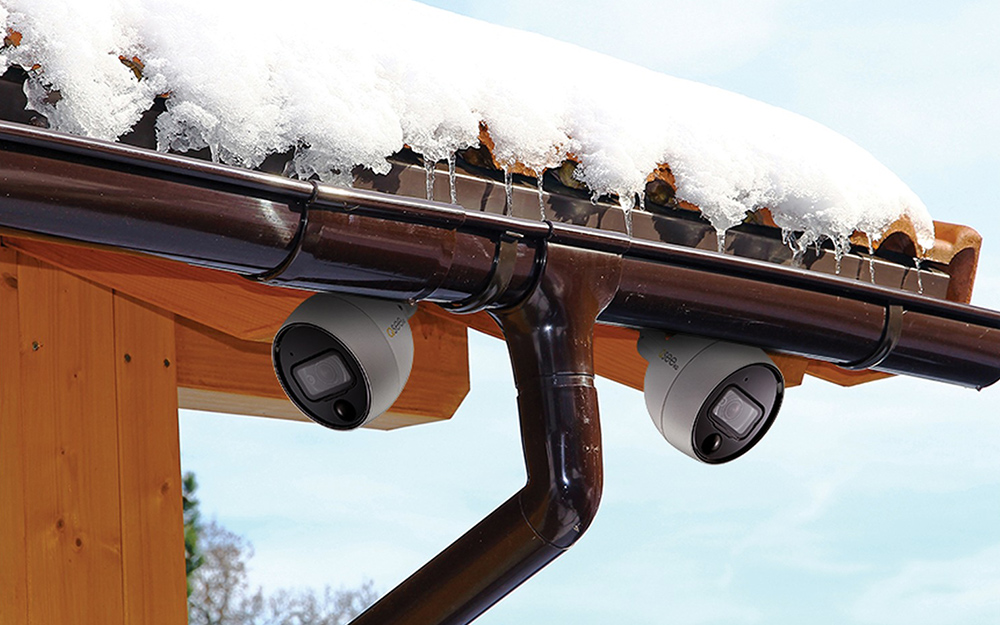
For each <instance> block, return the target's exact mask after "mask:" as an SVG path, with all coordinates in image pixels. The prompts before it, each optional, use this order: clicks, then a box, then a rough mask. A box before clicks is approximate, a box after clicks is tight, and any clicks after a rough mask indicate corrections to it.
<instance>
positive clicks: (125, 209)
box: [0, 123, 1000, 625]
mask: <svg viewBox="0 0 1000 625" xmlns="http://www.w3.org/2000/svg"><path fill="white" fill-rule="evenodd" d="M0 227H4V228H9V229H15V230H20V231H26V232H31V233H40V234H46V235H51V236H57V237H63V238H66V239H72V240H76V241H81V242H87V243H96V244H104V245H110V246H114V247H119V248H125V249H130V250H136V251H142V252H146V253H151V254H156V255H160V256H166V257H169V258H174V259H178V260H182V261H184V262H188V263H191V264H197V265H202V266H207V267H213V268H217V269H223V270H228V271H235V272H239V273H241V274H243V275H245V276H247V277H251V278H254V277H256V278H260V277H266V279H267V280H268V281H270V282H272V283H275V284H281V285H287V286H294V287H300V288H308V289H315V290H330V291H340V292H347V293H354V294H362V295H378V296H381V297H391V298H401V299H414V300H418V299H428V300H431V301H435V302H438V303H441V304H442V305H445V306H447V305H449V304H454V303H468V302H469V301H470V300H479V301H478V303H479V304H480V305H483V306H485V305H490V306H491V307H492V308H493V310H494V313H493V314H494V315H495V317H496V318H497V319H498V321H499V322H500V324H501V327H502V328H503V330H504V333H505V336H506V339H507V344H508V348H509V350H510V354H511V360H512V363H513V367H514V373H515V380H516V382H517V386H518V406H519V411H520V419H521V429H522V441H523V445H524V454H525V464H526V468H527V471H528V481H527V484H526V485H525V487H524V488H523V489H521V491H519V492H518V493H517V494H516V495H515V496H514V497H512V498H511V499H510V500H508V501H507V502H506V503H504V504H503V505H502V506H500V508H498V509H497V510H496V511H495V512H493V513H492V514H491V515H490V516H488V517H487V518H486V519H484V520H483V521H482V522H481V523H479V524H478V525H477V526H476V527H474V528H473V529H472V530H470V531H469V532H468V533H467V534H466V535H464V536H463V537H462V538H460V539H459V540H458V541H456V542H455V543H454V544H453V545H452V546H451V547H449V548H448V549H446V550H445V551H444V552H442V553H441V554H440V555H439V556H438V557H436V558H435V559H434V560H432V561H431V562H430V563H428V564H427V565H426V566H425V567H424V568H422V569H421V570H419V571H418V572H417V573H415V574H414V575H413V576H412V577H410V578H409V579H408V580H406V581H405V582H403V583H402V584H401V585H400V586H399V587H397V589H396V590H394V591H392V592H390V593H389V594H388V595H386V596H385V597H384V598H383V599H382V600H380V601H379V602H378V603H376V604H375V605H374V606H373V607H372V608H371V609H370V610H369V611H368V612H366V613H364V614H363V615H361V616H360V617H359V618H358V619H357V622H358V623H361V624H365V625H371V624H374V623H389V622H391V623H414V624H416V623H467V622H469V621H470V620H472V619H473V618H475V617H476V616H477V615H479V614H481V613H482V612H483V611H485V610H486V609H488V608H489V607H490V606H491V605H492V604H493V603H495V602H496V601H498V600H499V599H500V598H502V597H503V596H504V595H506V594H507V593H508V592H510V591H511V590H512V589H513V588H515V587H516V586H517V585H519V584H520V583H521V582H523V581H524V580H525V579H527V578H528V577H530V576H531V575H532V574H534V573H535V572H537V571H538V570H539V569H541V568H542V567H543V566H545V565H546V564H547V563H548V562H549V561H551V560H552V559H553V558H555V557H557V556H558V555H559V554H560V553H562V552H563V551H564V550H565V549H566V548H568V547H569V546H570V545H571V544H572V543H573V542H574V541H575V540H576V539H577V538H578V537H579V536H580V535H581V534H582V533H583V531H585V530H586V528H587V527H588V526H589V524H590V522H591V521H592V519H593V516H594V514H595V513H596V510H597V506H598V503H599V500H600V492H601V484H602V473H601V453H600V430H599V424H598V418H597V398H596V393H595V391H594V388H593V373H594V370H593V326H594V323H595V322H597V321H600V322H604V323H615V324H624V325H629V326H633V327H656V328H662V329H665V330H668V331H672V332H685V333H690V334H699V335H704V336H710V337H718V338H723V339H729V340H733V341H736V342H740V343H748V344H754V345H758V346H761V347H764V348H767V349H772V350H776V351H784V352H789V353H795V354H801V355H805V356H808V357H810V358H819V359H824V360H829V361H833V362H838V363H854V364H856V365H858V366H862V365H864V366H869V365H877V367H876V368H878V369H879V370H883V371H889V372H893V373H904V374H910V375H916V376H921V377H927V378H932V379H936V380H942V381H947V382H952V383H957V384H963V385H967V386H976V387H981V386H986V385H989V384H992V383H993V382H995V381H996V380H997V379H998V378H1000V314H998V313H996V312H993V311H988V310H983V309H979V308H975V307H972V306H966V305H959V304H954V303H951V302H943V301H939V300H933V299H930V298H926V297H922V296H919V295H914V294H910V293H906V292H903V291H899V290H895V289H887V288H883V287H877V286H872V285H866V284H862V283H858V282H856V281H851V280H846V279H841V278H838V277H833V276H824V275H818V274H815V273H811V272H806V271H802V270H799V269H793V268H788V267H782V266H777V265H772V264H769V263H765V262H760V261H753V260H748V259H744V258H739V257H733V256H726V255H720V254H714V253H707V252H704V251H700V250H694V249H690V248H684V247H679V246H673V245H669V244H664V243H657V242H649V241H640V240H633V239H630V238H628V237H626V236H624V235H622V234H619V233H615V232H607V231H599V230H594V229H588V228H582V227H576V226H572V225H567V224H563V223H553V222H549V221H530V220H525V219H518V218H514V217H508V216H502V215H495V214H490V213H483V212H471V211H467V210H465V209H463V208H461V207H458V206H454V205H448V204H440V203H435V202H427V201H422V200H415V199H410V198H404V197H399V196H393V195H387V194H383V193H375V192H366V191H360V190H348V189H340V188H334V187H327V186H322V185H314V184H311V183H306V182H300V181H294V180H289V179H286V178H281V177H277V176H271V175H267V174H261V173H256V172H249V171H244V170H236V169H232V168H228V167H221V166H217V165H212V164H209V163H204V162H202V161H195V160H192V159H187V158H183V157H177V156H171V155H164V154H158V153H155V152H149V151H146V150H141V149H136V148H130V147H127V146H121V145H117V144H108V143H103V142H99V141H91V140H86V139H80V138H76V137H68V136H65V135H60V134H56V133H51V132H48V131H43V130H38V129H33V128H27V127H24V126H18V125H14V124H7V123H0ZM482 293H489V294H490V296H491V297H490V298H489V300H488V301H483V298H482V297H481V294H482Z"/></svg>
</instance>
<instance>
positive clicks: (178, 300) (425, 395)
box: [3, 237, 469, 429]
mask: <svg viewBox="0 0 1000 625" xmlns="http://www.w3.org/2000/svg"><path fill="white" fill-rule="evenodd" d="M3 240H4V241H5V243H6V244H7V245H8V246H10V247H11V248H14V249H16V250H18V251H19V252H20V253H22V254H24V255H27V256H30V257H32V258H35V259H40V260H43V261H45V262H46V263H50V264H52V265H55V266H56V267H59V268H61V269H63V270H64V271H66V272H68V273H71V274H73V275H76V276H79V277H82V278H85V279H87V280H90V281H93V282H96V283H98V284H100V285H102V286H104V287H107V288H109V289H113V290H115V292H119V293H123V294H127V295H129V296H131V297H133V298H135V299H136V300H139V301H142V302H146V303H147V304H150V305H152V306H154V307H156V308H159V309H163V310H166V311H170V312H172V313H173V314H174V315H176V316H177V318H178V319H179V320H180V321H179V325H178V329H177V346H178V362H177V365H178V376H179V384H180V387H181V388H180V390H179V401H180V404H179V405H180V406H181V407H182V408H190V409H195V410H212V411H216V412H227V413H233V414H249V415H258V416H268V417H276V418H285V419H301V418H304V417H303V416H302V415H301V414H300V413H299V412H298V410H297V409H295V407H294V406H292V405H291V404H290V403H289V402H288V401H287V400H286V399H285V396H284V393H283V392H282V390H281V387H280V386H279V385H278V383H277V380H276V379H275V377H274V372H273V371H272V369H271V361H270V342H271V339H272V338H273V336H274V334H275V332H277V330H278V328H279V327H281V324H282V323H284V321H285V319H286V318H287V317H288V315H289V314H290V313H291V312H292V310H294V309H295V307H296V306H298V305H299V304H300V303H301V302H302V301H303V300H304V299H306V298H307V297H309V296H310V295H312V293H309V292H306V291H299V290H294V289H282V288H277V287H272V286H265V285H262V284H257V283H255V282H251V281H250V280H247V279H246V278H243V277H240V276H238V275H236V274H232V273H227V272H224V271H215V270H211V269H205V268H202V267H192V266H190V265H186V264H184V263H180V262H176V261H172V260H166V259H162V258H155V257H151V256H145V255H141V254H133V253H125V252H117V251H109V250H105V249H98V248H94V247H83V246H75V245H69V244H65V243H58V242H55V241H52V240H43V239H25V238H16V237H15V238H10V237H4V239H3ZM220 302H224V304H225V305H220ZM434 309H437V307H436V306H431V305H422V306H421V308H420V310H419V311H418V313H417V314H416V315H415V316H414V318H413V319H412V320H411V322H410V326H411V328H412V330H413V337H414V347H415V350H414V351H415V353H414V363H413V372H412V373H411V375H410V380H409V382H408V383H407V385H406V388H404V389H403V393H402V394H401V395H400V397H399V399H398V400H397V401H396V403H395V404H394V405H393V406H392V408H390V410H389V412H388V413H386V414H384V415H382V416H381V417H379V418H378V419H376V420H375V421H373V422H372V423H370V424H369V425H368V427H374V428H379V429H392V428H396V427H401V426H403V425H413V424H416V423H422V422H427V421H438V420H440V419H447V418H449V417H451V415H452V414H454V412H455V410H457V409H458V406H459V404H461V403H462V400H463V399H464V398H465V396H466V395H467V394H468V392H469V360H468V346H467V342H466V330H465V325H464V324H463V323H462V322H461V320H460V319H458V318H456V317H454V316H449V315H434V314H431V313H430V312H429V311H431V310H434Z"/></svg>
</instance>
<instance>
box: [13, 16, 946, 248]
mask: <svg viewBox="0 0 1000 625" xmlns="http://www.w3.org/2000/svg"><path fill="white" fill-rule="evenodd" d="M0 32H5V33H8V34H12V33H17V34H19V35H20V38H19V41H18V42H16V43H17V45H14V43H15V42H13V41H8V42H7V45H5V47H4V49H3V50H2V51H0V67H7V66H9V65H13V64H17V65H20V66H22V67H24V68H26V69H30V68H35V69H34V70H32V71H31V72H30V77H29V80H28V81H27V82H26V83H25V90H26V92H27V94H28V99H29V106H30V107H31V108H33V109H35V110H37V111H38V112H40V113H42V114H44V115H46V116H47V117H48V119H49V121H50V123H51V125H52V127H53V128H55V129H57V130H62V131H65V132H70V133H76V134H82V135H87V136H90V137H96V138H103V139H108V140H114V139H116V138H117V137H119V136H121V135H122V134H124V133H125V132H127V131H128V130H129V129H130V128H131V127H132V126H133V125H134V124H135V123H136V121H138V119H139V117H140V116H141V114H142V113H143V112H144V111H145V110H147V109H148V108H149V107H150V106H151V105H152V102H153V99H154V97H155V96H157V95H158V94H163V93H169V98H168V99H167V111H166V113H164V114H161V115H160V117H159V118H158V120H157V140H158V145H159V148H160V149H161V150H167V149H170V150H176V151H186V150H191V149H200V148H204V147H209V148H211V151H212V154H213V157H214V158H215V159H216V160H219V161H221V162H223V163H227V164H232V165H240V166H244V167H255V166H257V165H259V164H260V163H261V162H262V161H263V160H264V158H265V157H266V156H268V155H269V154H272V153H276V152H285V151H288V150H290V149H294V152H295V154H294V158H293V160H292V167H293V170H294V173H295V174H296V175H298V176H299V177H303V178H308V177H310V176H313V175H316V176H318V177H319V178H320V179H323V180H336V179H337V173H338V172H350V171H351V169H352V168H353V167H354V166H358V165H361V166H365V167H368V168H370V169H372V170H374V171H376V172H386V171H387V170H388V168H389V164H388V162H387V160H386V159H387V157H389V156H391V155H392V154H394V153H396V152H398V151H399V150H400V149H401V148H402V147H403V146H404V145H406V146H409V147H410V148H412V149H413V150H414V151H416V152H418V153H420V154H422V155H424V156H425V158H429V159H431V160H435V161H437V160H441V159H445V158H448V157H449V156H450V155H452V154H454V153H455V152H456V151H457V150H460V149H464V148H467V147H471V146H475V145H478V144H479V141H480V130H481V128H486V129H488V134H489V138H490V139H491V140H492V142H493V144H494V145H493V146H492V152H493V156H494V158H495V159H496V160H497V162H499V163H501V165H502V166H504V167H506V168H513V167H515V165H516V166H517V167H518V168H519V169H520V170H522V171H524V170H527V171H531V172H535V173H540V172H542V171H543V170H545V169H547V168H552V167H555V166H558V165H559V164H560V163H561V162H563V161H564V160H565V159H567V158H569V159H571V160H573V161H575V162H576V163H578V167H577V168H576V169H575V173H574V176H575V177H576V178H577V179H579V180H580V181H581V182H583V183H584V184H586V185H587V187H589V188H590V190H591V191H592V192H593V193H595V194H615V195H618V196H619V197H620V198H622V204H623V205H624V206H625V208H627V209H630V208H632V204H633V203H634V202H635V198H638V199H639V200H640V201H641V198H642V193H643V192H644V189H645V185H646V182H647V179H648V178H649V176H650V175H651V174H653V172H655V171H657V169H658V167H659V166H660V165H663V164H666V165H668V166H669V168H670V170H671V172H672V173H673V176H674V178H675V180H676V186H677V198H678V199H679V200H683V201H687V202H690V203H693V204H695V205H697V206H698V207H699V208H700V210H701V211H702V213H703V214H704V216H705V217H706V218H707V219H708V220H709V221H711V223H712V224H713V225H714V226H715V227H716V228H717V229H719V230H720V231H724V230H726V229H728V228H729V227H731V226H733V225H736V224H738V223H740V222H742V221H743V219H744V217H745V215H746V213H747V212H748V211H754V210H757V209H759V208H764V207H766V208H769V209H770V211H771V214H772V216H773V218H774V221H775V223H776V224H777V225H778V226H780V227H782V228H784V229H785V230H787V231H804V232H805V233H806V237H805V239H806V240H815V239H816V238H818V237H827V238H829V239H831V240H833V241H834V243H835V245H837V246H838V248H839V249H845V248H846V246H847V240H848V237H849V236H850V235H851V234H852V233H853V232H855V231H861V232H865V233H868V235H869V237H870V238H872V239H878V238H880V236H881V235H882V233H883V232H884V231H885V230H886V228H887V227H888V226H889V225H890V224H892V223H893V222H895V221H896V220H898V219H899V218H904V219H908V220H909V221H910V222H911V223H912V225H913V228H914V234H915V238H916V242H917V243H918V244H919V245H920V246H922V247H924V248H930V247H931V246H932V245H933V243H934V230H933V224H932V222H931V218H930V216H929V214H928V212H927V209H926V207H925V206H924V205H923V203H922V202H921V201H920V200H919V198H917V197H916V195H915V194H914V193H913V192H912V191H911V190H910V189H909V188H908V187H907V186H906V185H905V184H904V183H903V182H902V181H900V180H899V178H897V177H896V176H895V175H894V174H892V172H890V171H889V170H888V169H887V168H886V167H885V166H883V165H882V164H881V163H879V162H878V161H877V160H876V159H875V158H874V157H872V156H871V155H870V154H869V153H868V152H866V151H865V150H863V149H862V148H860V147H858V146H857V145H855V144H854V143H852V142H851V141H849V140H848V139H846V138H844V137H842V136H840V135H838V134H836V133H834V132H833V131H831V130H829V129H827V128H826V127H824V126H822V125H820V124H818V123H816V122H813V121H811V120H808V119H805V118H803V117H801V116H799V115H796V114H793V113H790V112H788V111H784V110H781V109H778V108H776V107H773V106H770V105H767V104H764V103H761V102H758V101H755V100H752V99H749V98H746V97H743V96H740V95H737V94H734V93H729V92H726V91H723V90H721V89H717V88H714V87H710V86H706V85H702V84H698V83H695V82H690V81H687V80H681V79H678V78H673V77H670V76H665V75H662V74H658V73H656V72H652V71H650V70H647V69H643V68H641V67H637V66H635V65H631V64H629V63H625V62H622V61H618V60H615V59H612V58H610V57H607V56H604V55H601V54H597V53H595V52H590V51H588V50H584V49H582V48H579V47H576V46H573V45H569V44H565V43H560V42H556V41H553V40H550V39H547V38H545V37H542V36H539V35H535V34H531V33H526V32H520V31H516V30H511V29H508V28H503V27H499V26H494V25H490V24H486V23H483V22H480V21H477V20H474V19H470V18H465V17H461V16H458V15H454V14H451V13H448V12H445V11H442V10H439V9H435V8H431V7H427V6H424V5H421V4H418V3H415V2H411V1H409V0H353V1H339V0H338V1H329V2H318V1H315V0H284V1H283V2H281V3H280V4H279V5H277V6H276V5H275V4H274V3H273V2H271V1H270V0H268V1H267V2H264V1H261V0H238V1H225V0H73V1H72V2H70V1H68V0H0ZM8 39H9V37H8ZM130 68H131V71H130ZM140 76H141V78H140ZM53 92H58V95H57V96H56V97H53V96H54V95H55V94H54V93H53ZM341 178H342V177H341ZM802 241H803V239H802V238H800V239H799V243H800V244H801V242H802Z"/></svg>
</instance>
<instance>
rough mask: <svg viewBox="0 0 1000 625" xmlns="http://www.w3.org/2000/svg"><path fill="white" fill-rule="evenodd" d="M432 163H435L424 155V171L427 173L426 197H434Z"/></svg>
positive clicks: (431, 198) (429, 198)
mask: <svg viewBox="0 0 1000 625" xmlns="http://www.w3.org/2000/svg"><path fill="white" fill-rule="evenodd" d="M434 165H436V163H435V162H434V161H432V160H430V159H429V158H427V157H424V173H426V174H427V199H428V200H433V199H434Z"/></svg>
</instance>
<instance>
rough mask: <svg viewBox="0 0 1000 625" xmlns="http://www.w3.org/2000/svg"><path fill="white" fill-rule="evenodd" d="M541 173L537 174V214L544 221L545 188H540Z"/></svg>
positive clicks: (542, 175)
mask: <svg viewBox="0 0 1000 625" xmlns="http://www.w3.org/2000/svg"><path fill="white" fill-rule="evenodd" d="M543 177H544V174H543V173H539V174H538V214H539V215H540V216H541V218H542V221H545V195H544V193H545V189H543V188H542V178H543Z"/></svg>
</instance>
